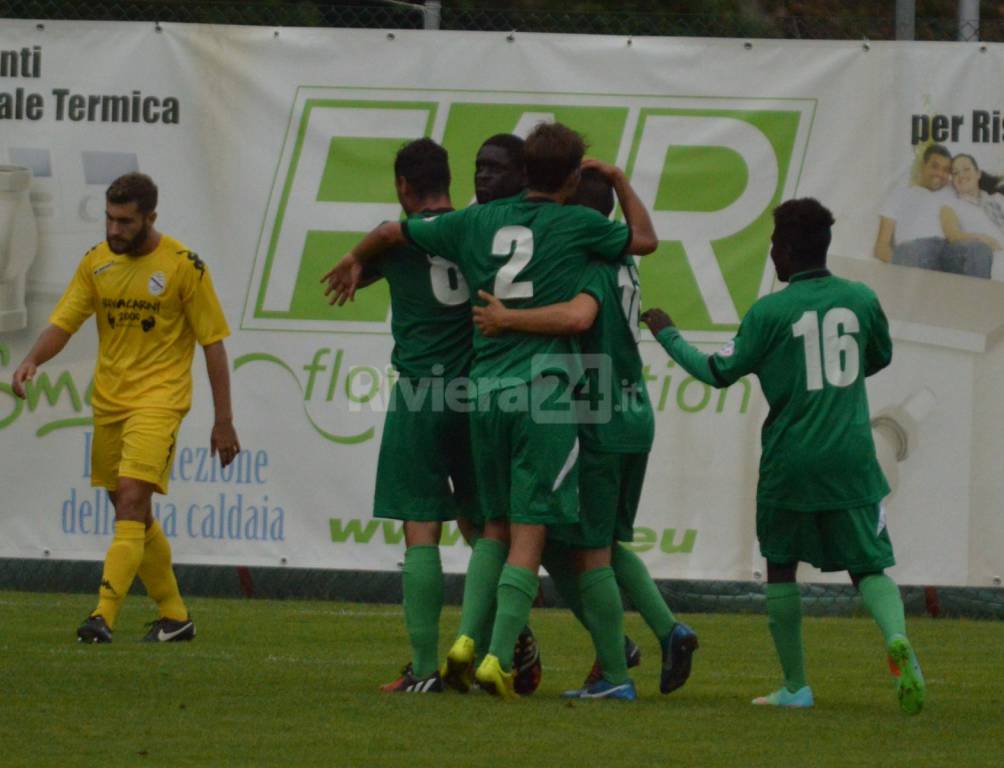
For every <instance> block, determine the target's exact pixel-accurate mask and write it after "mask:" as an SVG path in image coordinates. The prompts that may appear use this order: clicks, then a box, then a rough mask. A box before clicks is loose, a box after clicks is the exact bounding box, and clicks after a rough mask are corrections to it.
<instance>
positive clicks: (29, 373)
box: [11, 325, 70, 399]
mask: <svg viewBox="0 0 1004 768" xmlns="http://www.w3.org/2000/svg"><path fill="white" fill-rule="evenodd" d="M69 340H70V334H69V333H67V332H66V331H64V330H63V329H62V328H60V327H59V326H57V325H49V326H47V327H46V328H45V330H43V331H42V333H40V334H39V336H38V339H36V341H35V344H34V346H33V347H32V348H31V351H29V352H28V354H27V355H26V356H25V358H24V360H23V361H22V362H21V364H20V365H19V366H18V367H17V370H15V371H14V377H13V379H12V380H11V389H13V390H14V394H15V395H17V396H18V397H20V398H21V399H24V396H25V391H24V385H25V382H28V381H31V380H32V379H33V378H34V377H35V372H36V371H37V370H38V366H40V365H42V364H43V363H45V362H47V361H48V360H51V359H52V358H53V357H55V356H56V355H58V354H59V352H60V351H61V350H62V349H63V347H65V346H66V342H68V341H69Z"/></svg>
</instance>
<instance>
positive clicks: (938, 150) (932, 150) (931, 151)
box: [924, 144, 952, 163]
mask: <svg viewBox="0 0 1004 768" xmlns="http://www.w3.org/2000/svg"><path fill="white" fill-rule="evenodd" d="M931 155H941V156H942V157H947V158H948V159H949V160H951V159H952V153H951V152H949V151H948V147H946V146H945V145H944V144H932V145H931V146H929V147H928V148H927V149H925V150H924V162H925V163H926V162H927V161H928V160H930V159H931Z"/></svg>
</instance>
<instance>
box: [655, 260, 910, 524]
mask: <svg viewBox="0 0 1004 768" xmlns="http://www.w3.org/2000/svg"><path fill="white" fill-rule="evenodd" d="M659 342H660V343H661V344H662V345H663V346H664V347H665V348H666V350H667V352H669V354H670V356H671V357H672V358H673V359H674V360H676V362H678V363H679V364H680V365H681V366H683V368H685V369H686V370H687V371H688V372H689V373H690V374H691V375H693V376H695V377H696V378H698V379H700V380H702V381H704V382H706V383H708V384H713V385H715V386H719V387H726V386H728V385H730V384H732V383H733V382H735V381H737V380H738V379H739V378H740V377H742V376H744V375H746V374H748V373H755V374H756V375H757V377H758V378H759V379H760V386H761V387H762V388H763V393H764V397H765V398H766V399H767V403H768V404H769V406H770V412H769V413H768V415H767V420H766V421H765V422H764V425H763V430H762V440H763V455H762V457H761V459H760V480H759V484H758V486H757V502H758V504H761V505H769V506H772V507H777V508H780V509H790V510H801V511H807V512H813V511H818V510H827V509H848V508H851V507H860V506H864V505H866V504H872V503H876V502H878V501H880V500H881V499H882V498H883V497H884V496H886V494H888V493H889V485H888V484H887V483H886V479H885V477H884V476H883V474H882V470H881V469H880V468H879V464H878V460H877V458H876V456H875V444H874V442H873V440H872V432H871V424H870V417H869V412H868V394H867V391H866V389H865V377H866V376H871V375H872V374H873V373H876V372H877V371H880V370H882V369H883V368H885V367H886V366H887V365H888V364H889V361H890V360H891V359H892V341H891V340H890V338H889V324H888V321H887V320H886V317H885V314H884V313H883V311H882V307H881V306H880V305H879V301H878V298H877V297H876V296H875V293H874V292H873V291H872V290H871V289H870V288H869V287H868V286H866V285H864V284H862V283H853V282H850V281H849V280H844V279H842V278H839V277H834V276H833V275H831V274H830V273H829V272H828V271H827V270H825V269H824V270H815V271H812V272H802V273H800V274H798V275H794V276H793V277H792V278H791V281H790V285H788V286H787V287H786V288H785V289H784V290H783V291H779V292H778V293H775V294H771V295H769V296H764V297H763V298H762V299H760V300H759V301H757V302H756V303H755V304H754V305H753V306H752V307H751V308H750V311H749V312H748V313H747V314H746V316H745V317H744V318H743V320H742V323H741V324H740V326H739V332H738V333H737V334H736V337H735V338H734V339H733V340H732V341H730V342H729V343H728V344H726V345H725V346H724V347H723V348H722V349H721V350H720V351H718V352H717V353H715V354H714V355H711V356H710V357H705V356H704V355H702V354H701V353H700V352H698V350H696V349H694V347H691V346H690V345H689V344H687V342H685V341H684V340H683V338H682V337H681V336H680V334H679V332H678V331H677V330H676V329H675V328H667V329H665V330H663V331H662V332H661V333H660V334H659Z"/></svg>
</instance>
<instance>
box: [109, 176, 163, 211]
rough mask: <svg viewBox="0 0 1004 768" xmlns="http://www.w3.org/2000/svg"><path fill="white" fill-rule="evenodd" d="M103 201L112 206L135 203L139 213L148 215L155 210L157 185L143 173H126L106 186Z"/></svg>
mask: <svg viewBox="0 0 1004 768" xmlns="http://www.w3.org/2000/svg"><path fill="white" fill-rule="evenodd" d="M105 200H107V201H108V202H109V203H112V204H113V205H127V204H129V203H136V207H137V208H138V209H139V212H140V213H143V214H146V213H150V212H151V211H154V210H156V209H157V185H156V184H154V183H153V179H151V178H150V177H149V176H147V175H146V174H145V173H127V174H126V175H125V176H119V177H118V178H117V179H115V181H113V182H112V183H111V184H110V185H109V186H108V190H107V191H106V192H105Z"/></svg>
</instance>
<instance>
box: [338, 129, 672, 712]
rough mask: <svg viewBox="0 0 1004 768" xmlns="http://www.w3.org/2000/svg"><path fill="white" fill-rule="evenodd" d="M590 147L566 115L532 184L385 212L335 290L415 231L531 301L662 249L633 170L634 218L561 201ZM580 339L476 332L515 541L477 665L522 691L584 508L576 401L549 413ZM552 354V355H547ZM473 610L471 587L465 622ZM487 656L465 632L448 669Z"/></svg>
mask: <svg viewBox="0 0 1004 768" xmlns="http://www.w3.org/2000/svg"><path fill="white" fill-rule="evenodd" d="M583 152H584V144H583V142H582V139H581V137H580V136H579V135H578V134H576V133H575V132H574V131H572V130H571V129H569V128H567V127H565V126H563V125H560V124H541V125H539V126H537V128H535V129H534V131H533V132H532V133H531V134H530V136H529V137H528V138H527V140H526V144H525V154H524V157H525V160H526V170H527V182H528V191H527V193H526V194H525V195H523V196H520V197H518V198H510V199H507V200H499V201H496V202H493V203H489V204H487V205H479V206H475V207H472V208H468V209H465V210H463V211H457V212H454V213H450V214H445V215H443V216H440V217H438V218H436V219H435V220H434V221H430V222H422V221H416V222H409V223H408V224H407V225H406V226H401V225H395V224H386V225H383V226H382V227H380V228H378V229H377V230H374V232H371V233H370V234H369V235H367V236H366V238H364V239H363V241H362V242H361V243H359V244H358V245H357V246H356V247H355V248H354V249H353V250H352V251H351V252H350V253H349V254H348V255H347V256H346V257H345V258H344V259H343V260H342V262H340V263H339V264H338V265H337V266H336V267H335V269H334V270H332V272H331V273H329V276H328V280H329V289H330V290H331V291H333V292H334V293H335V295H336V297H337V298H338V299H339V300H345V299H348V298H351V296H352V295H353V293H354V291H355V287H356V286H357V285H358V283H359V280H360V277H361V275H362V271H363V266H364V265H365V264H366V263H367V262H368V261H370V260H372V259H373V258H375V257H376V256H377V255H378V254H380V253H381V252H383V251H384V250H386V249H387V248H389V247H393V246H394V245H397V244H399V243H401V242H402V241H404V240H405V238H407V240H408V241H410V242H412V243H414V244H415V245H417V246H419V247H420V248H421V249H423V250H426V251H432V252H436V253H439V254H440V255H442V256H444V257H446V258H449V259H451V260H453V261H455V263H456V264H457V266H459V267H460V270H461V272H462V273H463V274H464V276H465V278H466V279H467V283H468V285H469V286H471V288H472V290H476V289H485V290H489V291H491V292H492V293H494V294H495V295H496V296H499V297H500V298H505V299H511V300H514V301H518V302H520V303H521V304H523V305H526V306H544V305H546V304H553V303H556V302H561V301H567V300H568V299H570V298H571V297H572V296H573V295H574V291H575V285H576V282H577V277H578V275H579V274H580V273H581V271H582V270H583V269H584V268H585V267H586V265H587V264H588V263H589V260H590V259H601V260H606V261H610V262H614V261H617V260H618V259H620V257H621V256H622V254H623V253H625V252H628V253H651V252H652V251H653V250H655V247H656V245H657V241H656V238H655V233H654V230H653V229H652V226H651V222H650V220H649V219H648V214H647V213H646V212H645V209H644V206H642V205H641V202H640V201H639V200H638V199H637V196H636V195H635V194H634V193H633V191H631V190H630V187H629V185H627V181H626V179H624V178H623V175H621V184H622V185H623V186H624V187H625V194H626V195H627V198H626V199H627V201H628V202H627V204H626V206H625V210H626V215H627V217H628V220H629V221H630V222H631V223H632V226H631V227H630V228H629V227H627V226H625V225H624V224H620V223H617V222H611V221H609V220H607V219H605V218H604V217H603V216H601V215H600V214H598V213H596V212H595V211H589V210H586V209H584V208H576V207H571V206H569V207H564V206H562V205H561V203H563V202H564V201H565V200H567V199H568V197H569V196H570V195H571V194H572V193H573V192H574V190H575V187H576V185H577V183H578V177H579V166H580V163H581V159H582V155H583ZM574 352H575V347H574V345H573V344H572V343H570V342H569V341H567V340H566V339H550V338H545V337H540V336H530V335H524V334H519V335H516V337H515V338H508V337H500V338H499V339H497V340H496V339H486V338H483V337H480V336H478V335H475V339H474V362H473V364H472V372H471V378H472V379H473V380H474V381H475V383H476V386H477V395H478V403H477V409H476V410H475V412H474V413H473V414H472V420H471V438H472V439H471V445H472V449H473V450H474V461H475V473H476V479H477V484H478V495H479V500H480V506H481V512H482V513H483V514H484V515H485V517H486V521H485V529H484V539H483V540H495V541H502V542H509V544H510V548H509V554H508V557H507V560H506V564H505V566H504V567H503V568H502V572H501V575H500V577H499V579H498V582H497V583H498V588H497V599H498V609H497V612H496V619H495V627H494V630H493V632H492V639H491V643H490V646H489V653H488V655H487V656H486V657H485V659H484V661H483V662H482V664H481V666H480V667H479V669H478V672H477V677H478V680H479V681H480V682H481V684H482V685H483V686H484V687H485V688H486V689H487V690H489V691H491V692H493V693H496V694H498V695H501V696H504V697H511V696H514V695H515V693H514V690H513V686H512V674H511V672H509V669H510V667H511V662H512V649H513V644H514V641H515V640H516V636H517V635H518V634H519V632H520V630H521V629H522V628H523V626H524V625H525V623H526V619H527V617H528V615H529V612H530V606H531V603H532V601H533V599H534V598H535V597H536V595H537V587H538V582H537V569H538V567H539V565H540V554H541V550H542V549H543V545H544V542H545V540H546V526H547V525H549V524H553V523H557V522H561V521H563V520H569V521H574V520H575V518H576V515H577V512H576V508H575V506H576V505H575V496H576V493H575V483H576V479H577V476H576V472H575V469H576V457H577V450H578V441H577V435H576V428H575V424H574V419H573V418H568V416H569V415H571V414H568V413H567V412H566V413H565V414H564V416H565V418H561V416H562V414H560V413H559V414H558V417H557V418H553V419H551V418H549V415H550V414H544V411H545V410H546V409H548V408H549V407H550V406H551V405H554V403H553V401H551V400H549V396H550V395H552V394H554V392H555V387H556V386H561V385H562V381H563V380H565V381H566V383H567V376H568V373H569V372H568V369H567V366H568V365H569V362H570V361H574V357H575V355H574ZM535 357H536V358H537V359H536V360H535ZM538 361H543V362H542V364H540V365H537V362H538ZM559 394H560V393H559ZM559 407H560V406H559ZM545 420H546V421H545ZM480 545H481V541H479V542H478V546H476V547H475V549H474V552H473V554H472V555H471V562H470V565H469V567H468V573H469V574H470V573H471V572H472V571H474V570H475V568H480V564H479V547H480ZM492 583H493V580H492V579H490V578H486V579H485V584H487V585H489V594H486V595H483V596H481V597H480V598H479V599H478V600H477V601H476V603H477V606H476V609H477V610H478V611H481V612H484V610H485V606H490V605H491V597H492V595H491V594H490V591H491V585H492ZM614 591H616V586H615V587H614ZM466 597H467V593H466V592H465V598H466ZM468 609H469V606H468V604H467V601H466V599H465V605H464V611H465V616H462V618H461V626H462V627H463V626H464V624H465V622H466V621H467V618H466V614H467V613H468V612H469V611H468ZM471 610H474V608H473V607H472V608H471ZM482 623H483V622H482ZM474 656H475V649H474V643H473V641H472V640H471V638H470V636H469V635H465V634H463V633H461V636H460V637H459V638H458V640H457V642H456V643H455V644H454V647H453V648H451V650H450V653H449V654H448V656H447V660H448V662H449V664H450V665H452V666H451V668H450V669H449V670H448V672H449V673H450V674H451V675H453V674H454V673H456V675H457V676H464V675H466V674H468V673H469V669H470V667H471V665H472V664H473V661H474Z"/></svg>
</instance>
